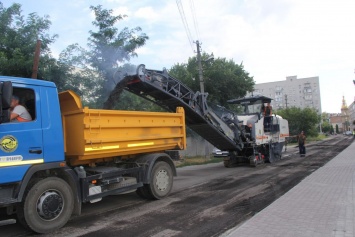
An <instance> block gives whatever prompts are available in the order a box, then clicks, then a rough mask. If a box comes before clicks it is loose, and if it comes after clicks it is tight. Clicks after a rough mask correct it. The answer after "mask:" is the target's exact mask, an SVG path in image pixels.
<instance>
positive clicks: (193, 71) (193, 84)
mask: <svg viewBox="0 0 355 237" xmlns="http://www.w3.org/2000/svg"><path fill="white" fill-rule="evenodd" d="M211 56H213V55H209V54H207V53H203V55H202V57H201V58H202V62H203V68H204V70H203V78H204V85H205V91H206V92H208V100H209V101H210V102H212V103H218V104H220V105H223V106H227V104H226V102H227V100H228V99H234V98H238V97H242V96H245V95H246V93H247V92H250V91H252V90H253V87H254V84H255V82H254V80H253V77H251V76H249V73H248V72H246V71H245V70H244V66H243V64H236V63H235V62H234V61H233V60H227V59H226V58H217V59H215V60H213V61H212V62H209V63H207V62H206V59H208V58H210V57H211ZM169 74H170V75H171V76H173V77H175V78H177V79H179V80H181V81H182V82H183V83H184V84H186V85H187V86H189V87H190V88H191V89H192V90H194V91H198V90H200V87H199V86H200V82H199V76H198V67H197V59H196V57H192V58H189V59H188V63H187V64H185V63H182V64H179V63H178V64H175V65H174V66H173V67H172V68H171V69H170V70H169Z"/></svg>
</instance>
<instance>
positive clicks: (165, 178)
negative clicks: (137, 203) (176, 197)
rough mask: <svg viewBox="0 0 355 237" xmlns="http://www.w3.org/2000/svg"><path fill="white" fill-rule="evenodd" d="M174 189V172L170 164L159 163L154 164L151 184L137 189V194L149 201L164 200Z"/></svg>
mask: <svg viewBox="0 0 355 237" xmlns="http://www.w3.org/2000/svg"><path fill="white" fill-rule="evenodd" d="M172 187H173V171H172V170H171V167H170V165H169V164H168V163H166V162H164V161H158V162H156V163H155V164H154V166H153V169H152V172H151V175H150V183H149V184H144V186H143V187H141V188H138V189H137V194H138V195H139V196H141V197H143V198H147V199H156V200H159V199H162V198H164V197H166V196H168V195H169V193H170V191H171V189H172Z"/></svg>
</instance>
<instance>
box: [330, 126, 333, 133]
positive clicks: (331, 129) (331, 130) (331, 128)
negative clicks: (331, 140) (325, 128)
mask: <svg viewBox="0 0 355 237" xmlns="http://www.w3.org/2000/svg"><path fill="white" fill-rule="evenodd" d="M330 134H334V127H333V126H331V127H330Z"/></svg>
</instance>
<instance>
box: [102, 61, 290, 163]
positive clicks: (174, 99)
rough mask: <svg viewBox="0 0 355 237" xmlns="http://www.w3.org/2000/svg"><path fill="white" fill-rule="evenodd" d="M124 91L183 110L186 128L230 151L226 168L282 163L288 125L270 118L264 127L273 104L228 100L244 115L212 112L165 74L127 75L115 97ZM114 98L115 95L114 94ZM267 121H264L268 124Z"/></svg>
mask: <svg viewBox="0 0 355 237" xmlns="http://www.w3.org/2000/svg"><path fill="white" fill-rule="evenodd" d="M122 89H125V90H127V91H130V92H132V93H134V94H136V95H138V96H141V97H143V98H145V99H147V100H149V101H152V102H154V103H156V104H157V105H159V106H161V107H163V108H165V109H167V110H170V111H175V110H176V107H183V108H184V110H185V120H186V125H187V126H188V127H189V128H191V129H192V130H193V131H195V132H196V133H197V134H199V135H200V136H201V137H203V138H204V139H206V140H207V141H208V142H210V143H211V144H212V145H214V146H215V147H216V148H218V149H220V150H222V151H228V152H229V156H227V157H225V158H224V165H225V167H233V166H236V165H238V164H240V163H245V162H248V163H250V164H251V165H252V166H256V165H258V164H260V163H264V162H270V163H273V162H276V161H278V160H280V159H281V157H282V149H283V147H284V145H285V139H286V137H288V136H289V128H288V121H287V120H285V119H283V118H282V117H280V116H278V115H275V114H272V115H271V118H269V119H267V121H270V122H269V123H265V121H266V119H265V117H264V116H263V113H262V108H263V105H264V104H265V103H270V102H271V100H272V99H271V98H268V97H265V96H250V97H244V98H239V99H232V100H229V101H228V103H230V104H236V105H239V106H240V107H241V108H242V112H238V113H236V112H234V111H231V110H228V109H226V108H224V107H222V106H209V105H208V103H207V96H208V94H207V93H201V92H199V91H197V92H194V91H192V90H191V89H190V88H189V87H187V86H186V85H184V84H183V83H182V82H181V81H179V80H177V79H175V78H173V77H171V76H170V75H169V74H168V72H167V70H166V69H163V70H162V71H158V70H150V69H146V68H145V66H144V65H139V66H138V67H137V70H136V73H135V74H133V75H126V76H125V77H124V78H123V79H122V80H121V81H120V82H119V83H118V84H117V85H116V88H115V89H114V90H113V92H112V93H111V95H110V97H109V99H108V101H110V100H111V102H112V100H113V99H114V95H115V94H116V95H117V92H118V91H120V90H122ZM115 92H116V93H115ZM264 120H265V121H264Z"/></svg>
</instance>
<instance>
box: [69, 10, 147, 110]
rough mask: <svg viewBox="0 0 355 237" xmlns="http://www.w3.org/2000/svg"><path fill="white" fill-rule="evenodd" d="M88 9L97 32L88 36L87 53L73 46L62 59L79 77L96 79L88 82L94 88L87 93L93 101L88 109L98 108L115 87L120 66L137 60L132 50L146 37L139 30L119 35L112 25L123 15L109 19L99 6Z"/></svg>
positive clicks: (108, 13)
mask: <svg viewBox="0 0 355 237" xmlns="http://www.w3.org/2000/svg"><path fill="white" fill-rule="evenodd" d="M90 9H91V10H92V11H93V12H94V14H95V20H94V21H93V25H94V26H95V27H97V28H98V30H97V31H90V32H89V34H90V37H89V39H88V41H89V42H88V49H87V50H86V49H84V48H82V47H80V46H79V45H77V44H76V45H71V46H69V47H68V48H67V49H66V51H65V55H66V56H67V57H66V59H65V58H64V57H63V58H62V59H63V60H64V59H65V60H68V61H70V62H71V63H73V64H74V65H75V66H77V67H80V68H81V72H82V74H84V73H83V72H85V73H86V74H88V75H89V74H90V75H92V74H95V75H96V79H95V80H94V82H91V83H93V84H94V88H92V89H91V92H92V95H90V96H89V98H95V100H94V101H93V100H92V101H91V105H92V106H94V107H101V106H102V104H103V102H104V100H105V99H106V98H107V96H108V94H109V93H110V92H111V90H112V89H113V88H114V86H115V80H117V78H116V76H117V72H120V71H123V70H124V69H125V66H124V64H125V63H126V62H128V61H129V60H130V58H131V57H135V56H137V53H136V50H137V49H138V48H139V47H141V46H143V45H144V44H145V42H146V40H148V36H147V35H146V34H145V33H141V28H140V27H136V28H134V29H128V28H127V27H124V28H123V29H122V30H121V31H119V30H118V29H117V28H116V26H115V25H116V23H118V22H119V21H121V20H122V19H124V18H125V17H126V16H125V15H118V16H113V15H112V13H113V11H112V10H106V9H103V8H102V6H101V5H98V6H96V7H95V6H91V7H90ZM90 72H91V73H90ZM86 80H92V77H87V78H86ZM84 84H86V85H87V84H88V83H84ZM81 85H83V84H81ZM83 86H84V85H83ZM91 86H93V85H91ZM88 88H90V87H88Z"/></svg>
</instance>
